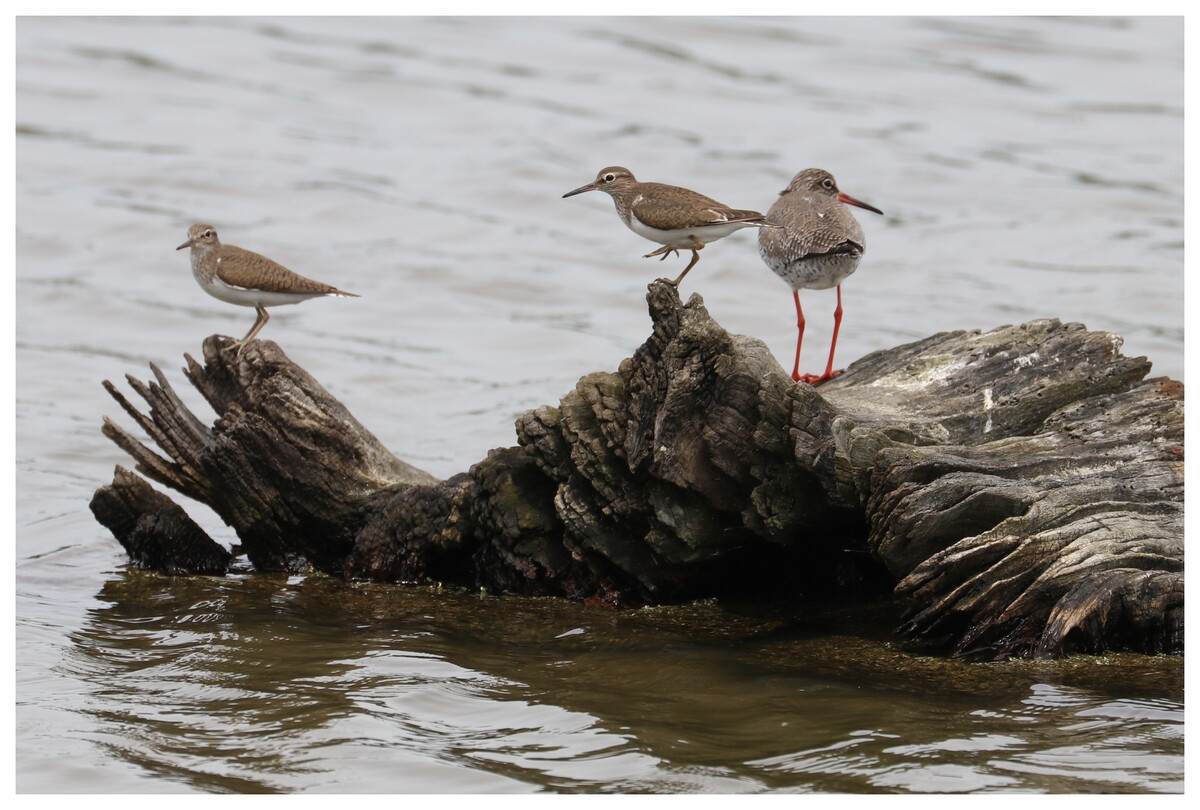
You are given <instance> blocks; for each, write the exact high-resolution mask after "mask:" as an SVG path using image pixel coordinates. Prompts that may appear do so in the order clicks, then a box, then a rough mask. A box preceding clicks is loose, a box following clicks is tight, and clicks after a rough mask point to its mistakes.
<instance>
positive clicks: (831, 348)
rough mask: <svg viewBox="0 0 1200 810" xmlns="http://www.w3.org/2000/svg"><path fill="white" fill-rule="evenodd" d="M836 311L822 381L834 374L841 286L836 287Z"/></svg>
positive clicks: (840, 317) (840, 311)
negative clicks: (827, 359) (831, 339)
mask: <svg viewBox="0 0 1200 810" xmlns="http://www.w3.org/2000/svg"><path fill="white" fill-rule="evenodd" d="M837 301H838V302H837V309H835V310H834V311H833V342H832V343H830V344H829V362H828V363H826V364H825V373H824V374H822V375H821V379H822V380H828V379H830V378H831V377H833V375H834V374H835V373H836V372H835V371H834V370H833V352H834V350H835V349H836V348H837V336H838V330H839V329H841V328H842V285H841V284H839V285H838V287H837Z"/></svg>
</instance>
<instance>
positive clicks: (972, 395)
mask: <svg viewBox="0 0 1200 810" xmlns="http://www.w3.org/2000/svg"><path fill="white" fill-rule="evenodd" d="M648 301H649V304H650V315H651V319H652V321H653V330H652V332H651V334H650V336H649V338H648V339H647V340H646V342H645V343H644V344H643V345H642V346H641V347H640V348H639V349H638V350H637V351H636V352H635V353H634V354H633V356H632V357H630V358H628V359H627V360H625V361H624V362H623V363H622V364H621V365H620V367H619V368H618V369H617V370H616V371H615V372H596V373H592V374H588V375H586V376H584V377H582V378H581V379H580V381H579V383H578V384H577V385H576V386H575V388H574V389H573V390H571V391H569V392H567V394H566V395H565V396H564V397H563V398H562V400H561V401H560V403H559V404H558V405H556V406H543V407H540V408H536V409H534V410H531V411H529V412H527V413H525V414H523V415H522V416H521V417H520V418H519V419H518V420H517V423H516V433H517V445H516V446H514V447H510V448H505V449H500V450H495V451H492V452H491V453H489V454H488V455H487V457H486V458H484V459H483V460H482V461H480V462H479V463H477V464H475V465H474V466H472V467H471V468H470V469H469V470H468V471H467V472H465V473H461V474H459V475H456V476H453V477H451V478H449V479H447V480H445V481H437V480H435V479H434V478H433V477H432V476H430V475H428V474H426V473H424V472H422V471H420V470H417V469H415V468H413V467H412V466H410V465H408V464H406V463H405V462H403V461H400V460H399V459H397V458H396V457H394V456H393V455H392V454H391V453H390V452H389V451H388V450H386V449H385V448H383V447H382V446H381V445H380V444H379V442H378V441H377V440H376V439H375V437H374V436H372V435H371V434H370V433H369V432H368V431H367V430H366V429H365V428H363V427H362V426H361V425H360V424H359V423H358V422H357V421H355V420H354V418H353V417H352V416H351V415H350V414H349V412H347V411H346V409H345V407H344V406H342V405H341V404H340V403H338V402H337V401H336V400H335V399H334V398H333V397H331V396H330V395H329V394H328V392H326V391H325V390H324V389H323V388H321V387H320V385H319V384H318V383H317V382H316V381H315V380H313V379H312V378H311V377H310V376H309V375H308V374H307V373H305V372H304V371H303V370H302V369H300V368H298V367H297V366H295V365H294V364H293V363H291V361H290V360H288V359H287V357H286V356H285V355H284V354H283V352H282V351H280V349H279V348H278V346H276V345H275V344H274V343H272V342H269V341H254V342H251V343H250V344H248V345H247V346H246V348H245V350H244V351H243V352H242V354H241V357H240V358H237V357H235V356H234V354H233V353H230V352H222V347H223V346H225V345H227V344H228V340H227V339H225V338H218V337H215V336H214V337H211V338H209V339H208V340H206V341H205V344H204V359H205V363H204V365H203V366H201V365H200V364H199V363H197V362H196V361H194V360H192V358H190V357H188V358H187V360H188V366H187V368H186V369H185V374H186V376H187V377H188V379H189V381H190V382H191V383H192V384H193V385H194V386H195V387H196V388H197V389H198V390H200V391H201V393H202V394H203V395H204V397H205V399H206V400H207V401H208V403H209V404H210V405H211V406H212V408H213V410H214V411H215V412H216V413H217V414H218V419H217V420H216V422H215V423H214V424H213V425H211V426H208V425H206V424H204V422H203V421H202V420H201V419H199V418H198V417H197V416H195V415H194V414H192V413H191V412H190V411H189V410H188V409H187V408H186V407H185V406H184V405H183V404H182V403H181V401H180V400H179V398H178V397H177V396H176V395H175V393H174V391H173V390H172V389H171V387H170V385H169V383H168V382H167V380H166V378H165V377H164V375H163V374H162V373H161V372H160V371H159V370H158V369H157V368H152V371H153V374H154V377H155V382H153V383H150V384H143V383H141V382H138V381H137V380H134V379H133V378H129V384H130V386H131V387H132V388H133V390H134V391H135V392H137V393H138V394H139V395H140V396H141V397H142V398H143V399H144V400H145V401H146V403H147V405H148V406H149V408H148V411H147V412H146V413H145V414H143V413H142V412H141V411H139V410H138V409H137V408H135V407H134V406H133V405H132V404H131V403H130V402H129V401H128V400H127V399H126V398H125V397H124V396H123V395H121V394H120V393H119V392H118V391H117V389H116V388H115V387H114V386H112V385H111V384H109V383H107V382H106V383H105V386H106V387H107V388H108V390H109V392H110V393H111V394H112V395H113V396H114V397H115V398H116V399H117V401H118V402H120V403H121V404H122V406H123V407H124V408H125V410H126V411H127V412H128V413H129V414H130V416H131V417H132V418H133V419H134V420H135V421H136V422H137V423H138V424H139V425H140V426H141V427H142V429H143V430H144V431H145V432H146V434H147V436H149V438H150V440H151V441H152V442H153V443H154V444H156V445H157V446H158V448H159V451H161V452H156V451H155V450H153V449H151V448H150V447H148V446H147V445H145V444H143V443H141V442H140V441H138V440H137V439H135V438H134V437H132V436H131V435H130V434H128V433H127V432H125V431H124V430H123V429H121V428H120V427H118V426H117V425H116V423H114V422H112V421H110V420H106V421H105V423H104V432H105V434H106V435H108V436H109V437H110V438H111V439H113V440H114V441H115V442H116V443H117V444H118V445H120V446H121V447H122V448H124V449H125V450H126V451H127V452H129V453H130V455H131V456H133V457H134V459H135V460H136V462H137V469H138V471H139V472H141V473H142V474H143V475H144V476H146V477H148V478H150V479H152V480H155V481H157V482H159V483H161V484H164V485H166V486H168V487H171V488H173V489H175V490H177V491H179V492H181V493H183V494H184V495H187V496H188V497H191V498H194V499H196V500H198V501H201V502H203V503H206V504H208V505H209V506H211V507H212V508H213V509H214V510H215V511H216V512H217V514H218V515H220V516H221V517H222V518H223V519H224V520H225V521H226V522H227V523H228V524H229V525H230V526H232V527H233V528H234V529H235V531H236V532H237V534H238V537H239V538H240V539H241V543H242V545H243V547H244V549H245V551H246V553H247V556H248V557H249V559H250V561H251V562H252V563H253V564H254V565H255V566H256V567H257V568H259V569H261V570H287V571H291V570H300V569H302V568H304V567H307V566H311V567H313V568H316V569H318V570H321V571H325V572H327V573H330V574H333V575H335V576H343V577H346V578H350V579H369V580H376V581H386V582H422V581H430V580H436V581H440V582H446V583H454V584H459V585H463V586H468V587H472V588H478V587H482V588H488V589H491V590H496V591H508V592H519V593H533V594H550V595H557V596H564V597H569V598H574V599H583V600H592V601H598V602H603V603H606V604H613V605H636V604H647V603H662V602H672V601H680V600H686V599H694V598H701V597H707V596H721V595H727V594H735V593H736V594H740V595H754V596H756V597H757V598H760V599H769V598H781V597H786V598H792V597H798V596H804V597H810V598H816V597H827V596H830V595H837V596H841V597H853V596H861V595H864V594H869V593H872V592H875V591H878V590H879V589H881V588H882V589H891V588H894V589H895V591H896V593H897V594H899V595H900V596H901V597H902V598H903V599H905V600H906V602H907V605H908V612H907V615H906V617H905V620H904V624H903V625H902V627H901V628H899V632H900V633H901V634H902V635H903V636H904V637H906V638H909V639H912V640H916V641H920V642H923V643H926V644H931V645H937V646H938V647H939V648H942V649H946V650H948V651H950V652H951V653H952V654H955V655H959V656H964V657H970V658H978V659H988V660H991V659H996V658H1002V657H1005V656H1008V655H1014V654H1016V655H1038V656H1060V655H1064V654H1067V653H1070V652H1075V651H1083V652H1100V651H1104V650H1107V649H1133V650H1140V651H1144V652H1181V651H1182V649H1183V386H1182V384H1180V383H1177V382H1174V381H1171V380H1167V379H1164V378H1159V379H1150V380H1147V379H1145V377H1146V374H1147V373H1148V371H1149V369H1150V364H1149V363H1148V362H1147V361H1146V360H1145V359H1144V358H1127V357H1124V356H1123V355H1121V353H1120V351H1119V348H1120V339H1119V338H1117V337H1115V336H1113V335H1110V334H1106V333H1101V332H1089V331H1088V330H1087V329H1086V328H1084V327H1083V326H1081V325H1078V324H1062V323H1059V322H1058V321H1055V320H1043V321H1035V322H1032V323H1028V324H1023V325H1019V326H1006V327H1001V328H999V329H996V330H993V331H991V332H987V333H979V332H952V333H942V334H937V335H933V336H931V337H929V338H926V339H924V340H921V341H917V342H915V343H911V344H907V345H904V346H900V347H897V348H894V349H888V350H884V351H879V352H875V353H873V354H871V355H868V356H867V357H864V358H863V359H861V360H859V361H858V362H856V363H854V364H853V365H851V366H850V367H849V368H848V369H847V370H846V372H845V373H843V374H842V375H840V376H838V377H836V378H834V379H833V380H831V381H829V382H827V383H825V384H823V385H821V386H820V387H819V388H813V387H810V386H808V385H804V384H794V383H792V381H791V380H790V378H789V377H788V376H787V375H786V374H785V373H784V372H783V370H782V369H781V368H780V367H779V365H778V363H777V362H776V361H775V359H774V358H773V357H772V356H771V354H770V352H769V351H768V350H767V348H766V347H765V346H764V345H763V344H762V343H761V342H759V341H757V340H755V339H752V338H748V337H744V336H740V335H731V334H729V333H728V332H726V331H725V330H724V329H722V328H721V327H720V326H719V325H717V324H716V323H715V322H714V321H713V320H712V319H711V317H710V316H709V314H708V312H707V311H706V310H705V308H704V306H703V302H702V301H701V300H700V298H699V296H695V295H694V296H692V298H691V300H689V301H688V303H687V304H683V303H682V302H681V301H680V299H679V297H678V292H677V291H676V290H675V289H674V288H672V287H670V286H668V285H665V284H661V283H657V282H656V283H655V284H652V285H651V286H650V293H649V296H648ZM142 487H146V488H147V489H148V487H147V485H146V484H145V482H144V481H141V479H138V478H137V476H134V475H132V474H130V473H124V472H123V471H118V474H117V477H116V479H114V482H113V484H112V485H111V486H109V487H105V488H103V489H102V490H101V492H102V493H105V494H104V495H103V496H101V494H100V493H98V494H97V499H95V500H94V501H93V511H95V512H96V514H97V517H98V519H100V520H101V522H102V523H104V524H105V525H106V526H108V527H109V528H110V529H111V530H112V531H113V532H114V534H116V535H117V537H118V539H121V541H122V542H123V543H124V544H125V545H126V548H127V549H128V550H129V553H130V556H131V558H132V559H134V560H135V561H136V562H138V563H139V564H141V565H143V566H147V567H152V568H158V569H159V570H170V571H173V572H181V571H184V570H187V566H186V565H181V564H180V562H179V561H180V560H183V561H185V562H186V561H187V560H188V559H189V557H188V555H187V554H183V553H180V554H177V555H174V556H172V555H169V554H164V553H163V552H162V549H163V547H164V546H170V545H171V543H172V542H173V541H171V540H170V539H169V538H171V537H175V536H176V535H175V534H171V533H170V532H169V531H167V530H166V529H164V530H163V531H161V532H159V534H158V535H155V531H154V527H155V526H158V525H159V523H162V525H163V526H181V525H184V523H183V521H182V520H181V519H180V515H182V510H179V507H177V506H175V505H174V504H172V503H171V502H170V500H169V499H167V498H166V496H163V495H161V494H160V493H155V495H157V496H158V497H156V498H152V497H148V496H146V495H145V493H144V491H142V490H141V488H142ZM139 493H140V494H139ZM139 510H140V511H139ZM174 510H178V513H176V512H175V511H174ZM160 515H161V516H167V517H164V518H162V520H159V518H158V517H156V516H160ZM182 517H183V518H184V519H186V515H183V516H182ZM143 518H144V519H143ZM168 518H169V520H168ZM139 520H140V521H141V522H140V524H139ZM163 521H166V522H163ZM188 522H190V521H188ZM135 525H137V526H140V528H138V529H137V530H136V531H135V530H134V529H133V528H132V527H133V526H135ZM180 531H182V530H180ZM196 531H198V529H197V530H196ZM178 533H179V532H178V531H177V532H176V534H178ZM185 534H187V536H188V537H189V538H192V541H195V536H194V533H192V531H191V529H188V530H187V532H185ZM201 534H202V533H201ZM201 545H203V544H201ZM151 548H157V549H159V550H158V551H157V552H155V553H149V552H148V551H147V549H151ZM163 560H170V561H171V562H170V563H169V564H167V563H164V562H163ZM218 567H219V566H218ZM212 569H213V566H212V564H211V561H210V563H208V569H207V570H208V571H209V572H211V570H212ZM194 570H195V572H200V570H201V569H200V568H199V567H197V568H196V569H194Z"/></svg>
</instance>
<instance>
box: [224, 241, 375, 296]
mask: <svg viewBox="0 0 1200 810" xmlns="http://www.w3.org/2000/svg"><path fill="white" fill-rule="evenodd" d="M217 275H218V276H219V277H220V279H221V281H224V282H225V283H226V284H228V285H229V286H231V287H242V288H243V289H255V290H263V291H264V292H302V293H311V294H313V295H349V296H352V297H355V298H357V297H358V296H356V295H354V293H348V292H344V291H342V290H339V289H338V288H337V287H332V286H330V285H328V284H324V283H322V282H320V281H313V280H312V279H311V278H305V277H304V276H302V275H300V274H299V273H293V272H292V271H291V270H288V269H287V268H286V267H284V266H283V265H282V264H279V263H278V262H274V261H271V260H270V259H268V258H267V257H266V256H263V255H260V254H258V253H254V252H253V251H249V250H243V249H242V248H240V247H236V246H234V245H222V246H221V252H220V254H219V255H218V256H217Z"/></svg>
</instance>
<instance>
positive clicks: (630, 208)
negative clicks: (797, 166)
mask: <svg viewBox="0 0 1200 810" xmlns="http://www.w3.org/2000/svg"><path fill="white" fill-rule="evenodd" d="M585 191H603V192H604V193H605V194H607V195H608V196H610V197H612V198H613V202H614V203H615V204H616V206H617V215H618V216H620V217H621V221H622V222H624V223H625V224H626V225H627V226H629V229H630V230H632V231H633V232H634V233H636V234H637V235H638V236H644V237H645V238H647V239H649V240H650V241H651V242H658V243H659V244H660V245H662V247H660V248H659V249H658V250H656V251H654V252H653V253H647V254H646V255H645V256H644V257H643V258H645V259H649V258H650V257H652V256H662V259H665V258H667V255H668V254H670V253H675V254H676V255H679V251H681V250H690V251H691V252H692V260H691V261H690V262H688V266H687V267H685V268H683V272H682V273H680V274H679V277H678V278H676V279H675V280H674V281H668V282H667V283H669V284H671V285H672V286H675V287H678V286H679V282H681V281H683V277H684V276H686V275H687V274H688V271H689V270H691V269H692V268H693V267H694V266H695V265H696V262H698V261H699V260H700V249H701V248H703V247H704V246H705V244H707V243H709V242H712V241H715V240H717V239H720V238H721V237H723V236H729V234H731V233H733V232H734V231H736V230H738V229H739V228H748V227H759V228H762V227H769V226H770V223H768V222H767V220H766V218H764V217H763V215H762V214H760V213H759V212H757V211H741V210H738V209H736V208H730V207H729V206H727V205H722V204H721V203H719V202H717V201H716V200H714V199H711V198H709V197H705V196H704V195H703V194H698V193H696V192H695V191H692V190H690V189H686V188H680V187H679V186H668V185H665V184H663V183H639V182H638V181H637V179H636V178H635V177H634V176H633V172H631V171H629V169H626V168H624V167H622V166H609V167H608V168H606V169H601V170H600V172H599V173H598V174H597V175H596V179H595V180H594V181H592V182H591V183H588V184H587V185H586V186H580V187H579V188H577V189H575V190H574V191H568V192H567V193H566V194H564V195H563V197H573V196H575V195H576V194H582V193H583V192H585ZM662 259H659V261H662Z"/></svg>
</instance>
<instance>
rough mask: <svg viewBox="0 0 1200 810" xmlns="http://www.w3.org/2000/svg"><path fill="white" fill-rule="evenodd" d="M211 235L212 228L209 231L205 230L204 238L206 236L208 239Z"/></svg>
mask: <svg viewBox="0 0 1200 810" xmlns="http://www.w3.org/2000/svg"><path fill="white" fill-rule="evenodd" d="M210 236H212V231H211V230H208V231H205V232H204V238H205V239H208V238H209V237H210Z"/></svg>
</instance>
